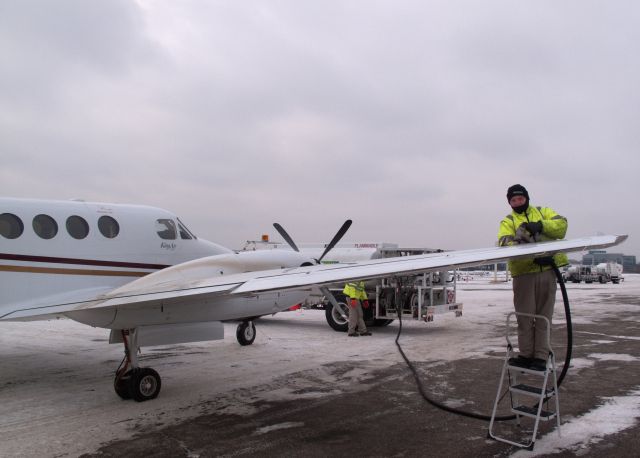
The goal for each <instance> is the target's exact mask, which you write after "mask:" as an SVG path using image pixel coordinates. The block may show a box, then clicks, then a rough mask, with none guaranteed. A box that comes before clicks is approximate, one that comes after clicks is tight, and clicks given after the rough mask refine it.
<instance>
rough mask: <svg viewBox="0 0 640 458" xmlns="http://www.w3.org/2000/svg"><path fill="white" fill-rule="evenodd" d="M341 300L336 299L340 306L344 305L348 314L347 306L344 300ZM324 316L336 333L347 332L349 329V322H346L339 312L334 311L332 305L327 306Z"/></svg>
mask: <svg viewBox="0 0 640 458" xmlns="http://www.w3.org/2000/svg"><path fill="white" fill-rule="evenodd" d="M341 299H342V298H336V300H337V301H338V304H340V305H344V309H345V310H347V313H348V309H347V304H345V303H344V302H343V301H344V299H342V300H341ZM324 316H325V318H326V319H327V323H329V326H331V328H332V329H333V330H334V331H337V332H347V329H349V320H345V319H344V318H343V317H342V315H340V313H339V312H338V311H337V310H334V309H333V304H332V303H328V304H327V305H325V309H324Z"/></svg>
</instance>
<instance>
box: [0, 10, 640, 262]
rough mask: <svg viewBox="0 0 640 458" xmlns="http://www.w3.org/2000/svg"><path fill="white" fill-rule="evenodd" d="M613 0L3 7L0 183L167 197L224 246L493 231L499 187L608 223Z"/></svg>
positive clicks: (629, 223) (615, 217)
mask: <svg viewBox="0 0 640 458" xmlns="http://www.w3.org/2000/svg"><path fill="white" fill-rule="evenodd" d="M639 11H640V8H639V7H638V6H637V5H636V4H635V2H616V3H615V4H603V3H602V2H595V1H593V2H584V1H580V2H578V1H570V2H562V3H560V4H559V3H557V2H555V3H551V2H538V3H536V4H527V3H521V2H507V1H489V2H482V4H481V5H480V4H478V3H477V2H461V3H460V2H458V3H455V4H451V3H450V2H428V3H425V2H414V1H404V2H393V4H391V3H385V2H369V1H367V2H364V1H363V2H360V1H353V2H311V3H309V2H304V3H300V2H292V1H281V2H271V3H267V4H265V3H263V2H241V3H238V2H204V1H190V2H147V1H143V0H141V1H138V2H128V1H127V2H124V1H112V2H97V3H96V2H82V1H62V2H55V3H50V2H36V1H27V2H23V1H21V2H18V1H15V2H10V1H9V2H3V3H2V5H0V69H1V71H0V148H1V151H2V153H1V156H0V161H1V164H2V167H1V168H0V180H1V182H2V183H3V194H4V195H12V196H28V197H59V198H69V197H84V198H86V199H92V200H103V201H119V202H135V203H145V204H152V205H158V206H162V207H166V208H170V209H172V210H174V211H176V212H178V213H179V214H181V215H182V217H183V219H184V220H186V221H187V222H189V223H190V225H191V226H192V228H193V229H194V230H195V231H196V232H198V233H199V234H200V235H201V236H203V237H206V238H210V239H212V240H216V241H219V242H221V243H224V244H227V245H230V246H233V247H237V246H239V245H241V243H242V242H243V241H244V240H245V239H248V238H255V237H258V236H259V235H260V234H261V233H263V232H269V231H270V232H272V233H273V231H272V230H271V229H270V228H271V223H272V222H273V221H276V220H278V221H280V222H281V223H283V224H286V227H287V228H288V229H289V230H290V231H291V232H292V233H293V234H295V237H296V240H300V241H302V240H308V241H321V240H325V239H326V238H329V237H330V236H331V234H332V232H333V231H334V230H335V229H336V228H337V227H338V226H339V224H340V223H341V222H342V221H343V220H344V219H346V218H347V217H351V218H353V219H354V222H355V224H354V226H353V228H352V232H351V233H350V235H349V236H348V238H350V239H352V240H364V239H368V240H376V241H382V240H385V241H394V242H399V243H403V244H411V245H427V246H439V247H443V248H470V247H475V246H484V245H490V244H493V243H494V239H495V234H496V232H497V225H498V221H499V219H500V218H501V217H502V216H504V214H506V213H507V211H508V207H507V205H506V199H505V197H504V194H505V191H506V188H507V186H509V185H511V184H513V183H515V182H521V183H523V184H525V185H526V186H527V187H528V188H529V189H530V192H531V195H532V198H533V201H534V202H535V203H537V204H543V205H550V206H552V207H554V208H555V209H556V210H557V211H559V212H561V213H563V214H565V215H566V216H567V217H568V218H569V220H570V233H569V235H570V236H578V235H585V234H591V233H595V232H596V231H603V232H625V233H629V234H631V237H630V240H629V241H628V242H627V244H626V245H625V246H623V247H622V249H623V250H624V251H626V252H629V253H631V254H640V242H636V241H635V240H634V234H635V233H637V229H638V222H637V221H636V220H635V218H634V217H633V215H632V213H633V212H632V211H629V204H628V202H627V200H628V199H629V198H630V196H632V195H633V193H634V191H635V186H634V183H635V180H636V175H637V170H638V169H639V166H640V164H639V161H640V160H639V159H638V154H637V151H636V150H637V149H638V146H637V145H638V144H639V140H640V139H639V136H640V134H639V133H638V129H637V128H636V124H637V121H636V120H637V119H638V114H639V113H638V111H639V110H640V108H639V107H640V103H639V102H640V101H639V100H638V99H639V97H640V96H639V95H638V91H637V90H636V85H637V83H636V82H637V81H638V80H639V79H640V78H639V77H640V75H639V74H638V73H639V71H640V66H639V65H638V60H637V57H636V56H637V55H640V53H639V52H638V51H639V50H638V46H639V45H638V43H640V40H639V38H640V37H639V35H640V32H638V28H637V23H638V15H639Z"/></svg>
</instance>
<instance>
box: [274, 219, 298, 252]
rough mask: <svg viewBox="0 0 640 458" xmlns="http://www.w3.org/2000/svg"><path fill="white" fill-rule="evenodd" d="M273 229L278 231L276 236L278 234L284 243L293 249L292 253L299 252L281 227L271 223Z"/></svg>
mask: <svg viewBox="0 0 640 458" xmlns="http://www.w3.org/2000/svg"><path fill="white" fill-rule="evenodd" d="M273 227H275V228H276V231H278V234H280V236H281V237H282V238H283V239H284V241H285V242H287V243H288V244H289V246H290V247H291V248H293V251H298V252H300V250H299V249H298V247H297V246H296V244H295V243H294V242H293V239H292V238H291V237H289V234H287V231H285V230H284V228H283V227H282V226H280V225H279V224H278V223H273Z"/></svg>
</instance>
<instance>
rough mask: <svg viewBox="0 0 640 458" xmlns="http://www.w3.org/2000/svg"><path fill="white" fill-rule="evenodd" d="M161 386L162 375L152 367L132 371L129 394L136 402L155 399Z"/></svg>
mask: <svg viewBox="0 0 640 458" xmlns="http://www.w3.org/2000/svg"><path fill="white" fill-rule="evenodd" d="M161 386H162V382H161V381H160V375H159V374H158V373H157V372H156V371H154V370H153V369H151V368H150V367H140V368H138V369H134V370H132V371H131V378H130V379H129V392H130V393H131V397H132V398H133V400H134V401H137V402H143V401H148V400H150V399H155V398H156V397H158V393H160V387H161Z"/></svg>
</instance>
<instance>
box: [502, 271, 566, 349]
mask: <svg viewBox="0 0 640 458" xmlns="http://www.w3.org/2000/svg"><path fill="white" fill-rule="evenodd" d="M557 288H558V285H557V284H556V276H555V274H554V272H553V270H547V271H545V272H536V273H531V274H524V275H518V276H517V277H513V305H514V306H515V309H516V312H519V313H531V314H535V315H542V316H544V317H546V318H547V319H548V320H549V323H551V318H552V317H553V306H554V305H555V302H556V289H557ZM517 318H518V347H519V349H520V355H522V356H524V357H527V358H540V359H544V360H546V359H547V358H548V356H549V345H548V344H547V323H546V322H545V321H544V320H536V319H535V318H532V317H528V316H518V317H517Z"/></svg>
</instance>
